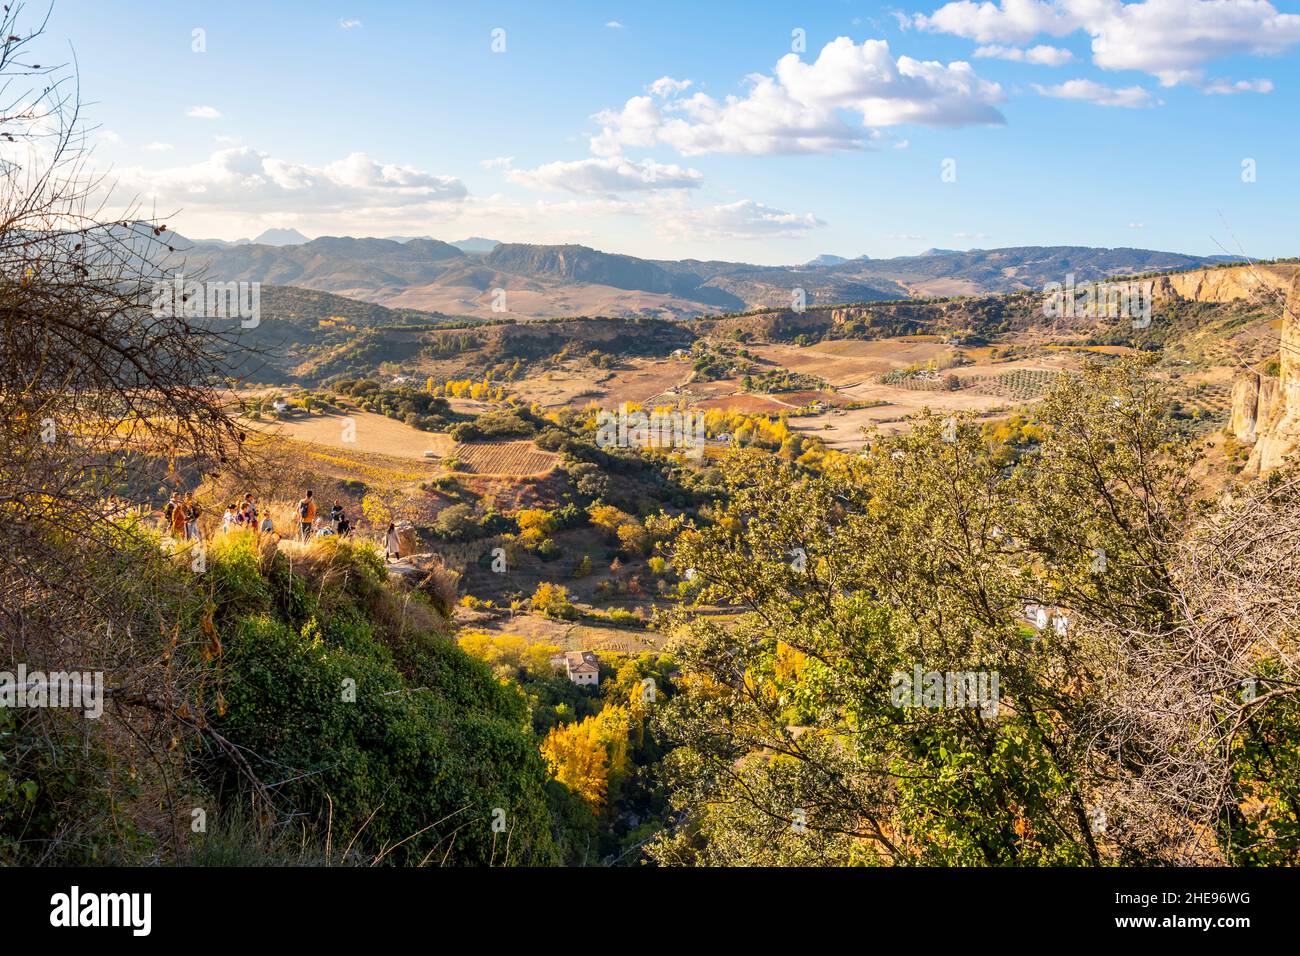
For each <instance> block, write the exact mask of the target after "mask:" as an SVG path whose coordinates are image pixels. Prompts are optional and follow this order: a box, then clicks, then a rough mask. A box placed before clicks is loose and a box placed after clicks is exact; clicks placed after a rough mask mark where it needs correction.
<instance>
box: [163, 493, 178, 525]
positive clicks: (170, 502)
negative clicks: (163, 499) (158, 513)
mask: <svg viewBox="0 0 1300 956" xmlns="http://www.w3.org/2000/svg"><path fill="white" fill-rule="evenodd" d="M178 504H180V501H179V500H178V499H177V498H176V493H175V492H172V496H171V497H170V498H168V499H167V504H165V505H163V528H164V529H166V530H168V531H170V530H171V526H172V514H173V513H174V512H175V511H176V506H177V505H178Z"/></svg>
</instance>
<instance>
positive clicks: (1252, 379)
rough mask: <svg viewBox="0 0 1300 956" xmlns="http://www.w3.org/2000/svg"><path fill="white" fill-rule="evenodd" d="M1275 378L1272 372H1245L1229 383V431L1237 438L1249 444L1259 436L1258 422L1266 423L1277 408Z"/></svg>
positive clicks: (1276, 384) (1276, 380)
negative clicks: (1230, 412) (1230, 396)
mask: <svg viewBox="0 0 1300 956" xmlns="http://www.w3.org/2000/svg"><path fill="white" fill-rule="evenodd" d="M1277 396H1278V379H1277V378H1276V377H1275V376H1273V375H1261V374H1257V373H1254V372H1248V373H1246V374H1244V375H1241V376H1239V377H1238V378H1237V380H1236V381H1235V382H1233V383H1232V420H1231V428H1232V433H1233V435H1235V436H1236V437H1237V440H1238V441H1243V442H1246V443H1247V444H1250V445H1253V444H1254V443H1255V439H1256V438H1258V437H1259V423H1260V422H1268V421H1269V420H1270V419H1271V418H1272V417H1273V412H1274V410H1275V409H1276V407H1277Z"/></svg>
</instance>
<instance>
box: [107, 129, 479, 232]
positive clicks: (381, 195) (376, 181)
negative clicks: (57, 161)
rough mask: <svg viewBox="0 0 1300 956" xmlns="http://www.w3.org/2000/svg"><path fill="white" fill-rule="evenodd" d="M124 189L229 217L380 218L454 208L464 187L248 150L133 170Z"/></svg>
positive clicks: (126, 173)
mask: <svg viewBox="0 0 1300 956" xmlns="http://www.w3.org/2000/svg"><path fill="white" fill-rule="evenodd" d="M120 177H121V180H122V182H123V184H124V185H126V186H129V187H130V191H132V192H138V193H140V194H141V195H143V196H146V197H148V198H150V199H152V200H155V201H156V202H157V203H158V205H159V206H162V207H167V206H172V207H177V208H184V209H186V210H195V209H203V208H205V207H215V208H218V209H220V210H221V211H223V212H225V213H229V214H231V215H238V214H253V215H255V214H259V213H273V214H279V215H286V216H292V215H311V214H319V215H328V214H330V213H334V212H337V213H344V214H350V213H353V212H359V213H364V214H366V215H370V216H377V217H379V218H382V217H383V216H384V215H385V214H391V213H394V212H397V211H403V210H410V209H420V208H423V209H428V208H429V207H431V206H436V205H440V204H449V203H451V204H454V203H456V202H458V201H459V200H461V199H463V198H464V197H465V195H466V190H465V186H464V185H463V184H462V183H461V182H460V180H458V179H454V178H452V177H450V176H435V175H432V174H430V173H426V172H422V171H421V170H418V169H416V168H415V167H413V166H397V165H392V164H381V163H376V162H374V161H373V160H371V159H370V158H369V157H368V156H366V155H365V154H364V153H352V154H351V155H349V156H347V157H345V158H343V159H341V160H338V161H336V162H333V163H330V164H328V165H327V166H308V165H304V164H298V163H290V162H286V161H284V160H281V159H277V158H275V157H272V156H270V155H268V154H267V153H264V152H259V151H258V150H255V149H252V148H250V147H247V146H242V147H236V148H233V149H225V150H220V151H218V152H215V153H213V154H212V155H211V156H209V157H208V158H207V159H206V160H204V161H203V162H200V163H194V164H191V165H188V166H176V167H172V168H170V169H162V170H144V169H139V168H132V169H127V170H123V171H122V172H121V173H120Z"/></svg>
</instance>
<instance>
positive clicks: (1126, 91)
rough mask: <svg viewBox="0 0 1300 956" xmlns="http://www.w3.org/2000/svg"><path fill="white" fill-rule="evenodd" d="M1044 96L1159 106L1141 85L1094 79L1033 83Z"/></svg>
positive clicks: (1135, 105)
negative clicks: (1114, 85) (1048, 83)
mask: <svg viewBox="0 0 1300 956" xmlns="http://www.w3.org/2000/svg"><path fill="white" fill-rule="evenodd" d="M1032 86H1033V88H1034V89H1035V90H1036V91H1038V93H1039V94H1040V95H1042V96H1051V97H1055V98H1056V99H1062V100H1083V101H1085V102H1088V103H1095V104H1097V105H1098V106H1122V107H1127V108H1129V109H1139V108H1142V107H1147V106H1159V105H1160V101H1159V100H1153V99H1152V98H1151V94H1150V92H1148V91H1147V90H1144V89H1143V88H1142V87H1140V86H1125V87H1122V88H1120V87H1113V86H1106V85H1105V84H1103V83H1096V82H1094V81H1092V80H1066V81H1065V82H1064V83H1058V84H1056V85H1055V86H1040V85H1039V84H1037V83H1034V84H1032Z"/></svg>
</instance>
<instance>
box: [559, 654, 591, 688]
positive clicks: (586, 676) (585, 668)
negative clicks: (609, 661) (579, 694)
mask: <svg viewBox="0 0 1300 956" xmlns="http://www.w3.org/2000/svg"><path fill="white" fill-rule="evenodd" d="M551 664H553V665H554V666H555V667H562V668H564V673H565V676H566V677H568V678H569V680H571V681H573V682H574V683H575V684H577V685H579V686H580V687H586V686H591V687H594V686H595V685H596V684H598V683H600V658H599V657H597V656H596V655H595V654H594V653H593V652H592V651H566V652H565V653H563V654H557V655H556V656H555V657H552V658H551Z"/></svg>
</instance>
